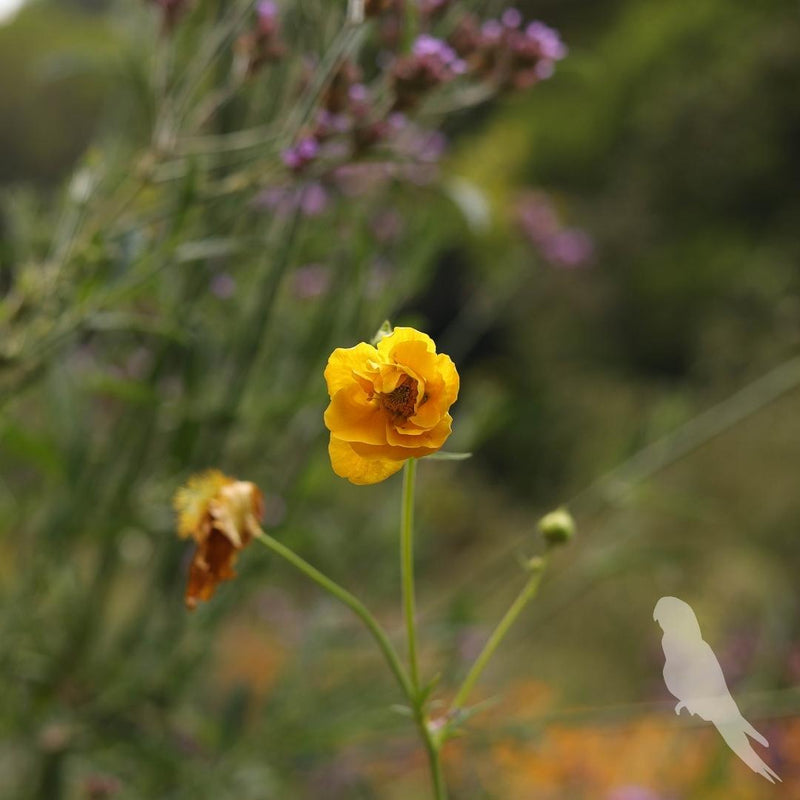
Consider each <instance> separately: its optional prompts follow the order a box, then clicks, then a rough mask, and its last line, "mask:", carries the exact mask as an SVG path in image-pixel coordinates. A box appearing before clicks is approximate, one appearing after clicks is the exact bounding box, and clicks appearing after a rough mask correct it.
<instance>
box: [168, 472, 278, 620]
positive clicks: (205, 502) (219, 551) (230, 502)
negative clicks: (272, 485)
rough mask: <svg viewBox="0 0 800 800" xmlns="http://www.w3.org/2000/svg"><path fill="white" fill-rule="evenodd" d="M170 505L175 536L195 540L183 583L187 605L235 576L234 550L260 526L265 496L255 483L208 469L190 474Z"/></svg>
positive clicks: (204, 597)
mask: <svg viewBox="0 0 800 800" xmlns="http://www.w3.org/2000/svg"><path fill="white" fill-rule="evenodd" d="M174 505H175V510H176V511H177V512H178V536H180V537H181V538H182V539H188V538H189V537H191V538H192V539H194V540H195V542H196V543H197V548H196V549H195V551H194V556H193V558H192V563H191V565H190V567H189V582H188V584H187V586H186V605H187V607H188V608H190V609H191V608H195V607H196V606H197V603H198V601H200V600H208V599H210V598H211V596H212V595H213V594H214V592H215V590H216V588H217V584H219V583H221V582H222V581H227V580H230V579H231V578H233V577H235V576H236V573H235V572H234V570H233V565H234V563H235V562H236V556H237V554H238V552H239V550H241V549H243V548H244V547H246V546H247V545H248V544H249V543H250V540H251V539H252V538H253V536H254V535H255V533H256V532H257V531H258V530H260V527H259V524H258V523H259V520H260V519H261V518H262V517H263V515H264V501H263V496H262V494H261V492H260V490H259V488H258V487H257V486H256V485H255V484H254V483H249V482H246V481H236V480H234V479H233V478H229V477H227V476H226V475H223V474H222V473H221V472H219V471H218V470H209V471H208V472H204V473H202V474H200V475H195V476H194V477H192V478H190V479H189V481H188V483H187V484H186V486H184V487H183V488H181V489H179V490H178V491H177V492H176V493H175V500H174Z"/></svg>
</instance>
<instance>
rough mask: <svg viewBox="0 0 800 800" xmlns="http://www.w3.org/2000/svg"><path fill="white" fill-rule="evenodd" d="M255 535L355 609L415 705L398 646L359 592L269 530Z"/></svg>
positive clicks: (260, 531) (414, 698)
mask: <svg viewBox="0 0 800 800" xmlns="http://www.w3.org/2000/svg"><path fill="white" fill-rule="evenodd" d="M255 538H256V539H257V540H258V541H259V542H261V544H263V545H265V546H266V547H268V548H269V549H270V550H272V551H273V552H274V553H277V554H278V555H279V556H281V558H284V559H286V561H288V562H289V563H290V564H292V565H293V566H295V567H297V569H299V570H300V571H301V572H302V573H303V574H304V575H306V576H307V577H309V578H311V580H312V581H314V583H316V584H318V585H319V586H320V587H322V588H323V589H325V591H326V592H329V593H330V594H332V595H333V596H334V597H335V598H336V599H337V600H339V601H341V602H342V603H344V604H345V605H346V606H347V607H348V608H349V609H350V610H351V611H353V613H354V614H356V616H358V617H359V619H360V620H361V621H362V622H363V623H364V625H365V626H366V627H367V629H368V630H369V632H370V633H371V634H372V636H373V638H374V639H375V641H376V642H377V644H378V647H379V648H380V650H381V652H382V653H383V655H384V658H385V659H386V662H387V663H388V664H389V667H390V669H391V670H392V673H393V674H394V676H395V678H397V682H398V683H399V684H400V688H401V689H402V690H403V693H404V694H405V696H406V697H407V698H408V701H409V702H410V703H412V705H415V704H416V695H417V692H416V690H414V689H413V688H412V685H411V683H410V681H409V679H408V676H407V675H406V672H405V670H404V669H403V665H402V664H401V663H400V659H399V658H398V657H397V653H396V652H395V650H394V647H392V643H391V642H390V641H389V638H388V636H387V635H386V633H385V632H384V630H383V628H382V627H381V625H380V623H379V622H378V621H377V620H376V619H375V617H373V616H372V614H371V613H370V612H369V610H368V609H367V607H366V606H365V605H364V604H363V603H362V602H361V601H360V600H359V599H358V598H357V597H356V596H355V595H353V594H351V593H350V592H348V591H347V589H344V588H343V587H341V586H339V584H338V583H336V582H335V581H332V580H331V579H330V578H328V577H327V576H326V575H323V574H322V573H321V572H320V571H319V570H318V569H316V567H312V566H311V564H309V563H308V562H307V561H306V560H305V559H303V558H301V557H300V556H298V555H297V553H295V552H294V551H293V550H291V549H289V548H288V547H286V545H284V544H281V543H280V542H279V541H278V540H277V539H274V538H273V537H272V536H270V535H269V534H268V533H266V532H265V531H262V530H259V531H258V532H257V533H256V534H255Z"/></svg>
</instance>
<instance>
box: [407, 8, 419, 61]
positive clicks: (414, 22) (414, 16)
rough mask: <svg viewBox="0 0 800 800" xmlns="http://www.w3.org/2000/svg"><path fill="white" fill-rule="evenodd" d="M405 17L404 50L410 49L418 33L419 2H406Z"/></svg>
mask: <svg viewBox="0 0 800 800" xmlns="http://www.w3.org/2000/svg"><path fill="white" fill-rule="evenodd" d="M405 5H406V18H405V28H406V29H405V45H406V50H409V51H410V50H411V48H412V47H413V46H414V41H415V40H416V38H417V34H418V33H419V3H415V2H411V3H406V4H405Z"/></svg>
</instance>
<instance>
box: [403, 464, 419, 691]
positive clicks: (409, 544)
mask: <svg viewBox="0 0 800 800" xmlns="http://www.w3.org/2000/svg"><path fill="white" fill-rule="evenodd" d="M416 472H417V462H416V459H414V458H409V459H408V461H406V463H405V466H404V467H403V503H402V506H401V508H400V574H401V579H402V584H403V612H404V615H405V620H406V636H407V639H408V664H409V671H410V674H411V686H412V687H413V689H414V692H415V694H418V693H419V665H418V664H417V627H416V601H415V598H414V480H415V477H416Z"/></svg>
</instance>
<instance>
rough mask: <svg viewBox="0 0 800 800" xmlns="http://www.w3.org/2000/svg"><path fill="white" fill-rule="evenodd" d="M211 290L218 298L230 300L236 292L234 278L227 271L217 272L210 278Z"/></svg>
mask: <svg viewBox="0 0 800 800" xmlns="http://www.w3.org/2000/svg"><path fill="white" fill-rule="evenodd" d="M211 291H212V293H213V294H215V295H216V296H217V297H218V298H219V299H220V300H230V298H231V297H233V296H234V294H236V280H235V279H234V277H233V276H232V275H231V274H230V273H228V272H218V273H217V274H216V275H215V276H214V277H213V278H212V279H211Z"/></svg>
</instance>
